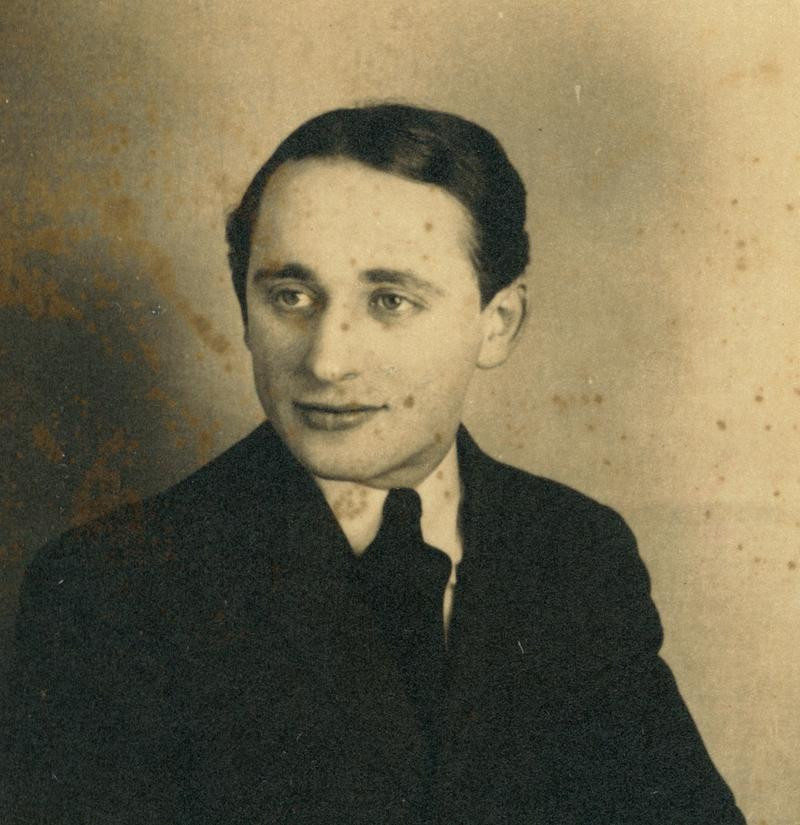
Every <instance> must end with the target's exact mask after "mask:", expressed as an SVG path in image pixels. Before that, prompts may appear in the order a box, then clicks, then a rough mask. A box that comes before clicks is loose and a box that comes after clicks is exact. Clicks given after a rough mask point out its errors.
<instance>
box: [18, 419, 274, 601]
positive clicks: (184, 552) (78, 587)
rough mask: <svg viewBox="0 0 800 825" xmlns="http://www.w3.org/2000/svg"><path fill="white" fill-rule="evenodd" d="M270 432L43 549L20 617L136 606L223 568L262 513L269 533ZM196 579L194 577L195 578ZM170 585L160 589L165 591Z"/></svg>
mask: <svg viewBox="0 0 800 825" xmlns="http://www.w3.org/2000/svg"><path fill="white" fill-rule="evenodd" d="M271 432H272V431H271V430H269V429H268V428H266V427H263V426H262V427H259V428H258V429H257V430H255V431H254V432H253V433H251V434H250V435H249V436H247V437H246V438H244V439H243V440H241V441H239V442H237V443H236V444H234V445H233V446H232V447H230V448H229V449H227V450H226V451H225V452H223V453H222V454H221V455H220V456H218V457H217V458H215V459H214V460H212V461H211V462H210V463H208V464H206V465H204V466H203V467H201V468H199V469H198V470H196V471H195V472H193V473H192V474H191V475H189V476H188V477H187V478H185V479H183V480H182V481H180V482H178V483H177V484H175V485H173V486H172V487H170V488H168V489H167V490H165V491H163V492H161V493H158V494H157V495H154V496H152V497H150V498H147V499H144V500H142V501H138V502H134V503H131V504H127V505H125V506H123V507H120V508H118V509H116V510H113V511H112V512H110V513H107V514H106V515H103V516H101V517H99V518H97V519H94V520H92V521H90V522H87V523H85V524H81V525H77V526H75V527H73V528H71V529H70V530H68V531H67V532H65V533H64V534H62V535H61V536H58V537H57V538H55V539H54V540H52V541H51V542H49V543H48V544H46V545H45V546H44V547H42V548H41V549H40V550H39V551H38V552H37V553H36V554H35V555H34V556H33V558H32V560H31V562H30V563H29V564H28V568H27V571H26V576H25V579H24V581H23V587H22V592H21V596H20V609H21V612H25V608H26V604H28V606H32V605H31V604H30V603H31V602H32V601H36V602H39V603H40V606H41V607H43V606H44V604H43V603H48V604H51V605H52V606H53V607H54V608H55V607H57V605H58V604H69V605H70V606H71V609H72V608H75V607H76V606H77V605H80V604H81V603H83V604H85V605H87V607H88V605H90V604H98V603H100V602H106V603H108V605H109V608H111V607H113V602H114V600H116V601H117V602H118V603H131V602H132V601H134V600H135V599H136V598H138V597H140V596H141V595H142V594H143V593H144V594H145V595H146V594H147V593H149V592H152V590H153V589H157V588H159V587H162V586H161V585H159V580H164V581H165V582H169V586H173V587H174V586H175V585H176V583H177V584H179V583H180V580H181V578H182V577H186V576H188V575H190V573H191V571H194V573H193V574H192V575H194V574H197V573H198V571H200V573H202V571H203V570H206V571H207V572H208V574H209V576H210V575H211V574H212V571H211V568H213V567H214V566H215V565H218V564H221V563H222V560H220V561H218V562H217V561H214V557H216V556H219V555H220V553H221V552H222V550H223V549H224V548H225V547H226V546H228V542H226V536H227V537H230V535H231V533H232V531H234V530H235V529H236V527H237V525H241V524H243V523H244V522H245V520H246V519H247V517H248V514H250V515H252V514H253V512H254V511H256V510H259V511H260V512H262V513H263V514H264V518H263V522H264V524H266V525H269V521H270V511H271V510H272V511H275V512H277V511H278V510H279V509H280V508H279V502H277V501H276V500H275V496H274V488H275V487H276V477H277V476H278V475H279V474H278V473H277V472H276V470H277V469H278V468H277V466H276V464H279V463H280V461H282V460H283V459H282V457H281V455H280V453H279V451H277V450H276V449H275V445H274V444H273V441H272V436H271ZM194 577H195V578H197V577H198V576H197V575H194ZM166 586H167V585H163V587H166Z"/></svg>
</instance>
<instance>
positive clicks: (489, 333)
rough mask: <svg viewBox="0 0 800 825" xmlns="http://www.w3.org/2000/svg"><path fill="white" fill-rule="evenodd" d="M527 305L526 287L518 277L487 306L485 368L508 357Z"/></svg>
mask: <svg viewBox="0 0 800 825" xmlns="http://www.w3.org/2000/svg"><path fill="white" fill-rule="evenodd" d="M526 309H527V291H526V287H525V284H523V283H521V282H520V281H518V280H517V281H514V282H513V283H511V284H509V285H508V286H507V287H504V288H503V289H501V290H500V291H499V292H498V293H497V294H496V295H495V296H494V297H493V298H492V300H491V301H489V303H488V304H487V305H486V306H485V307H484V309H483V312H482V315H483V319H484V327H483V342H482V343H481V348H480V352H479V353H478V366H479V367H480V368H481V369H484V370H488V369H491V368H492V367H497V366H500V364H502V363H503V362H504V361H505V360H506V358H508V356H509V355H510V354H511V350H512V349H513V347H514V342H515V341H516V338H517V334H518V333H519V331H520V329H521V327H522V322H523V321H524V320H525V312H526Z"/></svg>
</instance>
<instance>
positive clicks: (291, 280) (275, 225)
mask: <svg viewBox="0 0 800 825" xmlns="http://www.w3.org/2000/svg"><path fill="white" fill-rule="evenodd" d="M471 231H472V230H471V224H470V220H469V215H468V212H467V211H466V209H465V208H464V207H463V206H462V205H461V204H460V203H459V201H457V200H456V199H455V198H454V197H452V196H451V195H450V194H449V193H447V192H445V191H444V190H442V189H440V188H438V187H435V186H432V185H428V184H422V183H417V182H414V181H410V180H406V179H404V178H400V177H398V176H395V175H391V174H388V173H385V172H380V171H377V170H375V169H372V168H370V167H368V166H365V165H363V164H360V163H357V162H355V161H351V160H345V159H339V158H334V159H309V160H303V161H300V162H291V163H287V164H285V165H284V166H282V167H281V168H280V169H279V170H278V171H277V172H276V173H275V175H274V176H273V177H272V178H271V180H270V181H269V183H268V185H267V187H266V190H265V192H264V195H263V198H262V202H261V207H260V211H259V214H258V217H257V220H256V223H255V226H254V229H253V237H252V251H251V257H250V267H249V270H248V274H247V333H246V341H247V345H248V347H249V349H250V352H251V354H252V358H253V368H254V373H255V382H256V389H257V391H258V395H259V397H260V399H261V403H262V405H263V407H264V410H265V412H266V414H267V417H268V418H269V419H270V421H271V422H272V424H273V426H274V427H275V429H276V430H277V432H278V433H279V435H280V436H281V437H282V438H283V440H284V441H285V443H286V444H287V446H288V447H289V449H290V450H291V451H292V453H293V454H294V455H295V456H296V457H297V459H298V460H299V461H300V462H301V463H302V464H303V465H304V466H305V467H306V468H307V469H308V470H309V471H311V472H312V473H314V474H315V475H317V476H320V477H323V478H332V479H340V480H350V481H356V482H360V483H363V484H369V485H371V486H375V487H391V486H405V485H413V484H415V483H417V482H418V481H419V480H421V479H422V478H424V477H425V476H426V475H428V473H430V472H431V470H433V469H434V468H435V467H436V465H437V464H438V463H439V461H440V460H441V459H442V458H443V457H444V455H445V453H446V452H447V450H448V449H449V447H450V445H451V443H452V440H453V437H454V435H455V432H456V430H457V428H458V425H459V422H460V420H461V412H462V407H463V404H464V399H465V395H466V392H467V387H468V386H469V383H470V379H471V378H472V375H473V372H474V371H475V369H476V366H478V365H479V362H480V360H481V352H482V349H483V348H484V347H485V346H489V347H491V346H492V344H486V341H487V339H490V338H492V337H493V333H491V332H490V328H491V327H492V322H491V318H490V316H491V315H492V309H491V307H492V304H490V305H489V307H487V309H485V310H483V311H482V310H481V303H480V293H479V288H478V279H477V276H476V273H475V269H474V267H473V265H472V263H471V261H470V257H469V244H470V239H471Z"/></svg>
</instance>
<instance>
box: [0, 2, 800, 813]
mask: <svg viewBox="0 0 800 825" xmlns="http://www.w3.org/2000/svg"><path fill="white" fill-rule="evenodd" d="M4 8H5V14H4V17H3V20H2V23H0V26H1V27H2V28H1V30H0V408H1V409H2V418H0V578H1V579H2V591H1V592H0V611H1V613H0V661H2V663H3V664H2V668H3V669H5V668H6V667H7V655H8V649H9V644H10V639H11V632H12V630H11V629H12V621H13V613H14V610H15V605H16V593H17V588H18V586H19V581H20V577H21V573H22V570H23V567H24V564H25V563H26V562H27V560H28V559H29V558H30V556H31V554H32V552H34V550H35V549H36V548H37V547H38V546H40V545H41V544H42V543H43V542H45V541H46V540H48V539H49V538H52V537H54V536H56V535H57V534H58V533H60V532H61V531H62V530H64V529H65V528H67V527H68V526H69V525H71V524H75V523H78V522H81V521H83V520H85V519H87V518H90V517H91V516H93V515H95V514H98V513H101V512H103V511H105V510H107V509H109V508H110V507H113V506H114V505H115V504H117V503H119V502H121V501H125V500H129V499H132V498H135V497H138V496H143V495H148V494H151V493H153V492H155V491H157V490H159V489H163V488H164V487H166V486H168V485H169V484H170V483H172V482H174V481H176V480H177V479H179V478H180V477H182V476H184V475H185V474H187V473H188V472H190V471H191V470H192V469H194V468H195V467H197V466H199V465H200V464H201V463H203V462H205V461H206V460H208V459H209V458H211V457H212V456H214V455H215V454H217V453H218V452H220V451H221V450H223V449H224V448H225V447H226V446H228V445H229V444H231V443H233V442H234V441H235V440H236V439H238V438H239V437H240V436H242V435H244V434H245V433H247V432H248V431H249V430H250V429H251V428H252V427H253V426H254V425H255V424H257V423H258V421H259V420H260V418H261V411H260V407H259V405H258V402H257V400H256V396H255V393H254V391H253V389H252V386H251V378H250V372H249V369H250V366H249V360H248V356H247V353H246V350H245V348H244V346H243V344H242V340H241V326H240V319H239V313H238V308H237V305H236V301H235V298H234V295H233V292H232V290H231V289H230V288H229V275H228V271H227V268H226V260H225V247H224V243H223V222H224V218H225V215H226V212H227V211H228V210H229V209H230V208H231V207H232V206H233V205H234V204H235V203H236V201H237V199H238V197H239V196H240V194H241V192H242V191H243V188H244V186H245V185H246V183H247V181H248V180H249V178H250V176H251V175H252V173H253V172H254V171H255V169H256V168H257V166H258V165H259V164H260V162H261V161H263V160H264V159H265V158H266V156H267V155H268V154H269V153H270V152H271V150H272V149H273V148H274V146H275V144H276V142H277V141H278V140H279V139H280V138H281V137H283V136H284V135H285V134H286V133H287V132H288V131H289V130H290V129H292V128H294V127H295V126H296V125H298V124H299V123H300V122H301V121H302V120H304V119H306V118H307V117H309V116H311V115H313V114H315V113H318V112H320V111H322V110H325V109H329V108H332V107H334V106H337V105H342V104H350V103H352V102H354V101H366V100H371V99H376V98H378V99H383V98H393V99H399V100H404V101H410V102H418V103H421V104H425V105H430V106H434V107H438V108H444V109H446V110H450V111H454V112H456V113H459V114H461V115H464V116H466V117H469V118H471V119H474V120H477V121H478V122H479V123H481V124H482V125H484V126H487V127H488V128H489V129H491V130H492V131H494V132H495V133H496V134H497V135H498V136H499V137H500V139H501V141H502V142H503V144H504V145H505V147H506V149H507V150H508V152H509V155H510V156H511V158H512V160H513V161H514V162H515V164H516V165H517V166H518V168H519V169H520V171H521V173H522V175H523V177H524V178H525V180H526V182H527V183H528V187H529V205H530V213H531V217H530V227H531V233H532V237H533V244H534V260H533V264H532V267H531V270H530V295H531V312H530V317H529V324H528V327H527V329H526V331H525V333H524V335H523V337H522V339H521V341H520V345H519V348H518V350H517V351H516V353H515V354H514V356H513V357H512V359H511V361H510V362H509V363H508V364H507V365H506V366H505V367H504V368H502V369H501V370H499V371H495V372H494V373H492V374H486V375H482V376H481V380H480V381H479V384H478V386H476V387H475V391H474V393H473V394H472V398H471V401H470V405H469V410H468V414H467V424H468V425H469V426H470V427H471V428H472V430H473V433H474V435H475V436H476V438H477V440H478V441H479V442H480V443H481V444H482V446H483V447H484V448H485V449H487V450H488V451H489V452H491V453H493V454H494V455H496V456H498V457H500V458H501V459H503V460H506V461H508V462H510V463H513V464H516V465H518V466H521V467H523V468H525V469H528V470H530V471H533V472H536V473H539V474H543V475H547V476H551V477H555V478H557V479H559V480H561V481H564V482H566V483H568V484H570V485H572V486H575V487H578V488H580V489H582V490H584V491H586V492H588V493H590V494H591V495H593V496H594V497H596V498H599V499H600V500H602V501H605V502H607V503H609V504H611V505H612V506H614V507H615V508H617V509H618V510H620V511H621V513H622V514H623V515H624V516H625V517H626V519H627V520H628V521H629V523H630V524H631V526H632V528H633V530H634V532H635V533H636V535H637V537H638V539H639V542H640V548H641V553H642V555H643V557H644V559H645V561H646V563H647V565H648V567H649V569H650V572H651V574H652V578H653V592H654V597H655V600H656V602H657V605H658V607H659V609H660V611H661V615H662V618H663V621H664V625H665V630H666V644H665V648H664V655H665V657H666V658H667V660H668V661H669V663H670V665H671V666H672V668H673V670H674V671H675V674H676V676H677V679H678V682H679V684H680V686H681V689H682V692H683V695H684V697H685V699H686V701H687V703H688V705H689V707H690V709H691V710H692V712H693V714H694V716H695V718H696V720H697V722H698V725H699V727H700V729H701V732H702V734H703V736H704V738H705V741H706V743H707V745H708V748H709V750H710V752H711V754H712V756H713V758H714V760H715V762H716V763H717V765H718V767H719V769H720V770H721V772H722V773H723V774H724V776H725V777H726V778H727V780H728V781H729V783H730V784H731V786H732V788H733V790H734V792H735V793H736V796H737V798H738V800H739V803H740V805H741V807H742V809H743V811H744V813H745V815H746V816H747V817H748V821H749V822H750V823H751V825H797V823H800V781H798V780H800V753H799V752H798V742H800V713H798V699H799V698H800V653H798V633H797V628H798V625H799V624H800V598H799V596H798V594H799V592H800V569H798V565H800V464H799V463H798V455H799V453H800V450H799V449H798V448H800V432H799V431H798V430H799V428H800V335H798V318H800V243H799V241H800V235H799V234H798V232H799V230H800V84H798V77H799V74H798V69H799V68H800V4H799V3H798V2H797V0H746V2H743V1H741V0H739V1H738V2H737V0H705V1H704V2H702V3H698V2H697V1H696V0H672V2H669V3H666V2H654V1H651V0H591V1H590V2H577V1H576V2H552V0H551V1H550V2H543V1H542V0H492V1H491V2H490V0H408V1H407V2H400V0H379V2H374V3H368V2H363V1H359V2H352V1H351V0H327V2H323V1H322V0H292V2H289V0H282V1H281V2H269V3H246V2H243V0H218V1H217V2H213V0H176V2H173V3H167V2H163V0H159V2H156V1H155V0H137V2H115V1H114V0H106V2H103V0H70V2H63V0H62V2H55V0H40V2H36V3H33V4H31V3H29V2H25V3H23V2H17V0H13V2H9V0H7V1H6V3H5V4H4ZM1 675H2V674H1V673H0V676H1Z"/></svg>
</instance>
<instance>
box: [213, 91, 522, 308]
mask: <svg viewBox="0 0 800 825" xmlns="http://www.w3.org/2000/svg"><path fill="white" fill-rule="evenodd" d="M326 157H342V158H347V159H352V160H356V161H359V162H360V163H363V164H365V165H366V166H370V167H372V168H374V169H378V170H380V171H382V172H389V173H391V174H393V175H398V176H400V177H404V178H408V179H410V180H414V181H419V182H421V183H431V184H434V185H436V186H440V187H441V188H442V189H444V190H446V191H447V192H449V193H450V194H451V195H453V196H454V197H455V198H457V199H458V200H459V201H460V202H461V204H462V205H463V206H465V207H466V209H467V210H468V212H469V213H470V215H471V216H472V223H473V230H474V244H473V249H472V250H471V257H472V260H473V263H474V265H475V268H476V271H477V273H478V281H479V286H480V291H481V299H482V301H483V303H484V304H486V303H487V302H488V301H490V300H491V298H492V297H493V296H494V295H495V293H497V292H498V291H499V290H500V289H502V288H503V287H504V286H507V285H508V284H510V283H511V282H512V281H513V280H514V279H515V278H517V277H518V276H519V275H521V274H522V272H523V271H524V270H525V267H526V266H527V264H528V235H527V233H526V231H525V186H524V184H523V183H522V180H521V179H520V176H519V174H518V173H517V171H516V169H514V167H513V166H512V165H511V163H510V161H509V160H508V157H507V156H506V153H505V152H504V151H503V148H502V147H501V146H500V144H499V142H498V141H497V139H496V138H495V137H494V136H493V135H491V134H490V133H489V132H487V131H486V129H483V128H481V127H480V126H478V125H477V124H475V123H472V122H470V121H468V120H465V119H464V118H461V117H458V116H457V115H451V114H447V113H445V112H437V111H432V110H429V109H421V108H418V107H416V106H406V105H402V104H396V103H387V104H380V105H372V106H363V107H358V108H352V109H335V110H334V111H331V112H326V113H325V114H322V115H318V116H317V117H314V118H312V119H311V120H308V121H306V122H305V123H303V124H302V126H299V127H298V128H297V129H295V131H294V132H292V133H291V134H290V135H289V136H288V137H287V138H286V139H285V140H284V141H283V142H282V143H281V144H280V145H279V146H278V148H277V149H276V150H275V152H274V153H273V154H272V156H271V157H270V158H269V160H267V162H266V163H265V164H264V165H263V166H262V167H261V168H260V169H259V170H258V172H257V173H256V175H255V177H254V178H253V180H252V181H251V182H250V185H249V186H248V187H247V191H246V192H245V193H244V196H243V197H242V201H241V203H240V204H239V206H237V207H236V209H235V210H234V211H233V212H232V213H231V214H230V216H229V217H228V223H227V232H226V237H227V240H228V248H229V251H228V261H229V263H230V267H231V274H232V277H233V286H234V289H235V290H236V295H237V297H238V298H239V304H240V306H241V309H242V314H243V315H244V317H245V320H246V317H247V313H246V301H245V285H246V278H247V268H248V266H249V263H250V241H251V236H252V232H253V225H254V223H255V221H256V218H257V217H258V208H259V205H260V203H261V196H262V195H263V193H264V189H265V187H266V185H267V182H268V181H269V179H270V177H271V176H272V174H273V173H274V172H275V171H276V170H277V169H278V167H279V166H281V165H282V164H284V163H286V162H287V161H291V160H295V161H297V160H303V159H304V158H326Z"/></svg>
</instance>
